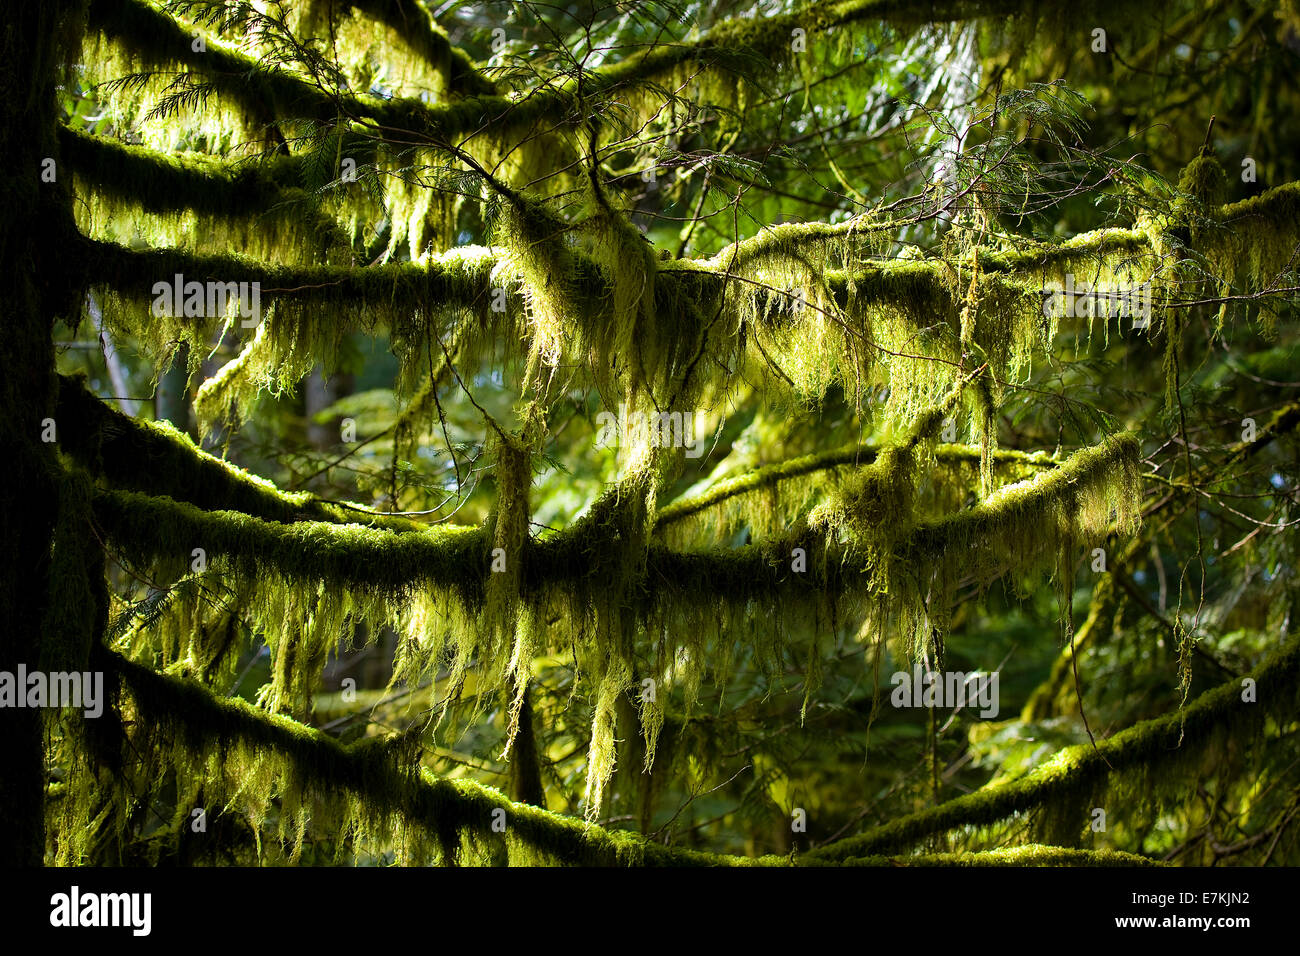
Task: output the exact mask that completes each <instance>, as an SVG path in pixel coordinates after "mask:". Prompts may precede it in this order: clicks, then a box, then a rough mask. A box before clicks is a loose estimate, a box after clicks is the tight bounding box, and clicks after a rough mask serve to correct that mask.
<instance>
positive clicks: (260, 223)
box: [59, 128, 348, 263]
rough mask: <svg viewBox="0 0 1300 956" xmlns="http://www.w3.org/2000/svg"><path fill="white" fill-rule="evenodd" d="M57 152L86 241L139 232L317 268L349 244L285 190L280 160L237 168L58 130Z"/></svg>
mask: <svg viewBox="0 0 1300 956" xmlns="http://www.w3.org/2000/svg"><path fill="white" fill-rule="evenodd" d="M59 146H60V151H61V154H62V157H63V159H64V160H65V161H66V162H67V163H68V165H69V166H71V167H72V171H73V173H74V174H75V176H76V189H77V192H78V193H79V194H80V197H79V198H80V201H79V202H78V203H77V204H76V206H75V207H74V208H76V209H77V211H78V212H79V214H80V220H79V223H78V225H79V226H80V227H81V228H82V231H83V232H85V233H86V234H87V235H91V236H95V237H97V238H120V239H121V240H122V241H123V242H129V241H131V240H132V239H134V238H135V237H136V235H140V236H144V237H146V238H147V239H148V240H149V241H150V243H151V244H152V245H154V246H179V247H188V248H192V249H194V250H196V251H199V252H217V251H224V250H226V249H230V248H237V249H242V250H244V251H245V253H246V254H248V255H251V256H256V257H259V258H263V259H268V260H271V261H279V262H288V263H299V262H301V263H316V262H323V261H326V260H327V259H328V258H329V257H330V256H331V254H333V255H337V254H338V253H339V252H341V251H344V250H346V249H347V247H348V243H347V240H346V238H345V237H344V235H343V233H342V230H341V229H340V227H339V225H338V224H337V222H336V221H335V220H334V218H333V217H332V216H330V215H328V214H327V213H325V212H323V211H322V210H320V209H319V208H318V205H317V203H316V202H314V201H313V200H312V198H311V197H310V196H308V194H307V193H305V192H304V191H303V190H301V189H297V188H295V187H294V186H293V184H292V181H293V172H294V171H293V164H292V162H291V161H290V160H288V159H287V158H279V159H276V160H271V161H268V162H264V163H255V162H246V163H242V164H236V163H230V162H226V161H222V160H219V159H216V158H214V157H210V156H205V155H203V154H197V153H190V154H186V155H177V154H174V153H162V152H159V151H156V150H151V149H148V148H145V147H142V146H125V145H122V144H120V143H117V142H114V141H113V140H110V139H107V138H105V137H101V136H89V135H86V134H84V133H78V132H75V131H72V130H69V129H66V128H64V129H61V130H60V136H59Z"/></svg>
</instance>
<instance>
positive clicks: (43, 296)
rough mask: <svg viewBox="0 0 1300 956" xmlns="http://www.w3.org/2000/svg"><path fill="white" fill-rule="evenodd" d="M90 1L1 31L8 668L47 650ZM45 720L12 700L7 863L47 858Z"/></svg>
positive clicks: (0, 852)
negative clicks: (61, 373)
mask: <svg viewBox="0 0 1300 956" xmlns="http://www.w3.org/2000/svg"><path fill="white" fill-rule="evenodd" d="M79 12H80V5H79V4H75V3H69V2H66V0H49V2H42V3H22V4H17V5H16V6H14V7H13V8H11V9H10V10H9V12H8V14H7V15H6V22H5V28H4V32H3V39H0V111H2V112H3V117H0V156H4V157H5V161H6V164H7V173H6V176H5V184H4V196H3V199H4V202H3V214H2V215H0V284H2V285H3V291H2V292H0V327H2V328H3V332H2V333H0V369H3V370H4V371H3V374H0V422H3V435H4V437H3V439H0V456H3V461H4V467H3V468H0V503H2V504H0V541H3V547H0V671H8V672H10V673H14V672H15V671H16V669H17V665H19V664H26V665H27V666H29V667H31V668H33V669H35V668H37V667H38V666H39V661H40V657H41V619H42V617H43V615H44V612H45V605H46V602H47V591H48V585H49V568H50V539H51V536H52V534H53V529H54V521H55V507H56V504H55V502H56V495H55V485H54V469H55V468H57V467H58V462H57V459H56V456H55V447H56V444H55V442H57V437H58V422H56V421H54V420H53V415H54V401H55V395H56V386H55V378H54V346H53V339H52V330H53V323H54V317H55V316H56V315H58V314H64V315H75V314H77V311H79V310H78V309H77V305H79V296H78V295H77V292H76V288H75V287H76V286H78V285H79V282H78V280H77V278H76V277H75V276H70V275H69V271H68V267H67V263H68V261H69V256H70V252H71V251H72V250H74V249H76V247H77V233H76V229H75V226H74V224H73V221H72V213H71V203H70V201H69V196H68V190H67V182H66V181H67V174H66V173H65V172H64V171H63V170H61V169H59V167H58V158H59V156H58V144H57V141H56V139H55V125H54V124H55V117H56V115H57V114H56V109H55V77H56V71H57V69H58V60H59V58H58V53H59V46H60V44H61V43H64V42H67V41H68V38H69V35H70V34H72V33H73V32H74V23H75V21H74V19H73V16H75V15H76V14H79ZM51 176H52V178H53V180H54V181H53V182H50V181H48V180H49V179H50V178H51ZM51 428H52V429H53V433H52V434H51V431H50V429H51ZM51 437H52V438H53V439H54V441H46V440H43V439H46V438H51ZM42 721H43V714H42V711H40V710H38V709H34V708H27V707H15V708H8V707H6V708H3V709H0V866H15V865H17V866H39V865H40V864H41V863H42V862H43V861H44V858H45V826H44V802H45V757H44V751H43V745H42Z"/></svg>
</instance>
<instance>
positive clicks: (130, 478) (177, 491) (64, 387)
mask: <svg viewBox="0 0 1300 956" xmlns="http://www.w3.org/2000/svg"><path fill="white" fill-rule="evenodd" d="M55 416H56V420H57V421H58V422H59V448H60V450H62V451H63V452H64V453H66V454H67V455H69V456H70V457H71V458H72V459H73V460H74V461H76V462H77V463H78V464H79V465H81V466H82V467H84V468H85V469H86V470H87V471H89V472H90V473H91V474H92V475H97V476H102V477H103V478H104V479H105V480H106V481H108V482H109V483H110V484H112V485H115V486H117V487H119V488H125V489H128V490H132V491H148V492H149V493H151V494H154V495H165V496H167V497H170V498H174V499H176V500H177V501H187V502H189V503H190V504H193V505H196V506H198V507H200V508H203V509H204V510H207V511H239V512H243V513H245V514H247V515H249V516H251V517H255V518H260V519H262V520H263V521H272V522H282V523H283V522H293V521H328V522H333V523H336V524H355V523H358V522H360V521H369V522H370V523H371V524H373V526H375V527H383V528H387V529H388V530H391V531H410V530H417V529H418V527H419V526H418V525H416V524H414V523H413V522H410V521H407V520H406V519H403V518H394V517H390V516H387V515H378V514H377V515H374V516H373V518H372V517H370V516H368V515H364V516H363V513H362V512H361V511H360V510H359V509H356V508H342V507H339V506H337V505H333V504H331V503H329V502H326V501H322V500H321V499H320V498H317V497H316V496H315V495H312V494H310V493H308V492H285V491H281V490H280V489H278V488H276V487H275V485H274V484H272V483H271V482H269V481H267V480H266V479H264V478H259V477H258V476H256V475H253V474H250V473H249V472H246V471H244V470H243V469H241V468H239V467H237V466H235V465H232V464H230V463H229V462H226V461H222V460H221V459H220V458H216V457H214V456H212V455H210V454H208V453H207V452H205V451H203V450H202V449H201V448H199V447H197V446H196V445H195V444H194V442H193V441H192V440H191V439H190V438H189V436H188V435H186V434H184V433H183V432H181V431H179V430H177V429H175V428H173V427H172V426H171V425H170V424H168V423H166V422H147V421H142V420H140V419H136V418H132V417H130V416H128V415H123V414H122V413H121V412H119V411H117V410H116V409H114V408H112V407H110V406H109V405H108V404H107V403H105V402H104V401H102V400H101V399H100V398H99V397H98V396H96V395H95V394H94V393H93V392H91V391H90V390H89V389H88V388H87V387H86V384H85V382H84V380H82V379H79V378H73V377H71V376H67V375H60V376H59V394H58V401H57V404H56V406H55Z"/></svg>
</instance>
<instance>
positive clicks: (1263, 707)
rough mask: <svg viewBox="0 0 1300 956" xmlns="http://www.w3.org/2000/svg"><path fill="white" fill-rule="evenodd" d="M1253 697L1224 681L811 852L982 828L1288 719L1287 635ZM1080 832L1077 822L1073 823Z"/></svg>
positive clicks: (1291, 706)
mask: <svg viewBox="0 0 1300 956" xmlns="http://www.w3.org/2000/svg"><path fill="white" fill-rule="evenodd" d="M1248 676H1249V677H1250V678H1251V679H1253V680H1254V681H1255V684H1256V694H1257V700H1258V702H1257V703H1256V702H1249V703H1248V702H1244V701H1243V700H1242V683H1241V681H1239V680H1231V681H1228V682H1227V683H1224V684H1221V685H1220V686H1218V687H1216V688H1215V689H1213V690H1211V691H1207V692H1206V693H1204V694H1202V695H1201V696H1200V697H1198V698H1197V699H1196V700H1195V701H1194V702H1192V703H1191V704H1190V705H1188V706H1187V707H1186V708H1184V709H1183V710H1181V711H1177V712H1174V713H1170V714H1166V715H1164V716H1163V717H1157V718H1154V719H1152V720H1147V721H1143V722H1141V723H1139V724H1135V725H1134V726H1132V727H1129V728H1128V729H1127V730H1124V731H1121V732H1120V733H1118V734H1116V735H1115V736H1113V737H1110V738H1108V739H1106V740H1103V741H1100V742H1099V743H1097V745H1096V746H1095V747H1094V746H1093V745H1091V744H1079V745H1077V746H1074V747H1068V748H1066V749H1064V750H1062V751H1060V752H1059V753H1057V754H1056V755H1055V756H1054V757H1052V758H1051V759H1050V760H1049V761H1047V762H1046V763H1045V764H1043V765H1041V766H1039V767H1037V768H1035V769H1034V770H1033V771H1031V772H1030V773H1028V774H1027V775H1025V776H1024V777H1022V778H1020V779H1018V780H1012V781H1008V782H1005V783H1001V784H994V785H991V786H988V787H985V788H984V789H982V790H980V791H978V792H976V793H972V794H969V795H967V796H964V797H958V798H957V799H955V800H949V801H948V802H947V803H944V804H941V805H940V806H938V807H934V808H932V809H929V810H923V811H921V812H919V813H914V814H911V815H909V816H906V817H902V818H900V819H898V820H894V821H893V822H891V823H887V824H885V825H884V826H881V827H878V828H876V829H875V830H872V831H869V832H868V833H864V834H861V835H859V836H856V837H849V838H848V839H845V840H843V841H840V842H839V843H836V844H834V845H831V846H827V847H823V848H820V849H816V850H812V851H810V853H809V854H808V856H809V857H811V858H814V859H817V860H823V861H828V862H829V861H837V860H848V859H850V858H852V857H855V856H865V855H868V854H872V853H880V852H888V851H891V850H900V849H904V848H906V847H909V846H912V845H914V844H916V843H917V841H919V840H921V839H923V838H925V837H927V836H930V835H932V834H938V833H944V832H946V831H949V830H952V829H955V828H957V827H978V826H989V825H992V824H995V823H998V822H1000V821H1002V820H1005V819H1007V818H1008V817H1011V816H1012V815H1014V814H1018V813H1024V812H1027V811H1029V810H1033V809H1034V808H1036V807H1041V806H1043V805H1045V804H1048V803H1049V802H1051V801H1052V800H1054V799H1056V798H1059V797H1062V796H1065V795H1068V794H1071V793H1076V792H1080V791H1087V790H1089V789H1090V788H1092V787H1094V786H1095V785H1098V784H1105V783H1106V782H1107V780H1108V778H1109V777H1110V775H1112V774H1115V773H1122V772H1124V771H1129V770H1135V769H1141V768H1147V770H1148V771H1151V772H1154V771H1156V770H1157V769H1158V768H1159V766H1160V765H1161V764H1162V762H1164V761H1168V760H1170V759H1177V758H1178V757H1180V756H1182V755H1184V754H1186V753H1188V752H1192V751H1195V750H1196V749H1197V748H1198V747H1200V746H1201V745H1202V744H1203V743H1205V742H1206V741H1208V740H1209V739H1210V738H1211V737H1212V735H1214V734H1215V733H1218V732H1221V731H1223V730H1224V729H1225V728H1228V727H1231V728H1233V729H1237V730H1238V731H1242V730H1247V729H1255V728H1259V727H1260V726H1262V723H1263V721H1264V719H1265V717H1267V716H1275V717H1277V718H1279V719H1282V718H1286V719H1291V718H1293V717H1294V715H1295V712H1296V706H1297V704H1298V703H1300V680H1298V679H1297V678H1300V641H1296V640H1290V641H1288V642H1287V643H1286V644H1285V645H1283V646H1281V647H1279V648H1278V649H1277V650H1276V651H1275V652H1274V654H1273V655H1271V656H1270V657H1269V659H1267V660H1266V661H1265V662H1264V663H1262V664H1260V665H1259V666H1258V667H1257V668H1255V669H1254V670H1253V671H1251V673H1250V674H1249V675H1248ZM1079 828H1080V829H1082V828H1083V821H1080V826H1079Z"/></svg>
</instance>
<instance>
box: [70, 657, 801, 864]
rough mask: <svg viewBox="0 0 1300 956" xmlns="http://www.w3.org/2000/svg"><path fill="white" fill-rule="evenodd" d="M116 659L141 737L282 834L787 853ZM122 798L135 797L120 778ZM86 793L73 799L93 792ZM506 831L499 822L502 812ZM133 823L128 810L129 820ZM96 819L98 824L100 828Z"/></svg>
mask: <svg viewBox="0 0 1300 956" xmlns="http://www.w3.org/2000/svg"><path fill="white" fill-rule="evenodd" d="M106 664H107V665H108V666H109V667H110V668H111V669H112V670H113V671H114V672H116V673H118V674H120V675H121V678H122V680H123V683H124V685H125V690H126V691H127V692H128V694H127V695H125V696H124V697H123V699H122V701H121V702H120V706H121V707H122V708H123V709H124V710H127V709H129V710H130V711H131V712H132V713H134V714H136V715H137V716H138V717H139V720H138V721H137V723H136V727H137V728H139V729H138V730H137V731H136V732H135V733H134V739H133V741H132V744H133V745H134V746H136V747H138V748H140V749H141V750H142V752H144V753H146V754H149V755H150V756H151V761H150V762H151V764H152V765H153V766H154V767H156V768H158V769H162V768H164V767H169V768H173V769H174V770H175V771H187V772H188V773H190V774H192V776H191V778H190V779H191V780H198V781H202V783H203V790H204V792H205V793H206V794H207V795H208V798H209V801H210V802H212V803H219V804H223V805H225V806H227V807H229V808H230V809H234V810H238V811H240V812H242V813H243V814H245V815H246V816H247V817H248V819H249V822H250V823H251V824H252V825H253V826H255V827H259V826H261V825H262V824H264V823H265V822H266V821H267V819H268V818H269V816H270V813H271V810H272V806H273V802H274V803H278V804H279V807H278V810H279V818H280V822H279V827H278V831H279V836H280V839H281V840H283V841H286V843H287V844H288V846H289V848H290V850H291V851H292V850H294V849H297V848H300V846H301V841H302V839H303V836H304V834H305V833H306V832H307V830H308V829H309V828H310V826H311V825H312V823H313V822H314V821H316V819H317V818H318V817H320V818H324V822H325V824H326V825H327V826H328V825H331V824H332V825H334V826H336V827H338V831H339V832H340V834H341V840H340V842H341V843H343V844H346V845H351V846H353V847H370V848H372V849H375V850H384V849H391V850H395V851H396V852H397V854H398V862H401V863H408V864H411V863H414V864H419V863H429V862H442V863H453V862H456V863H462V864H463V863H475V862H491V861H497V862H507V863H510V864H513V865H520V864H522V865H530V864H531V865H536V864H543V865H554V864H571V865H589V866H590V865H597V866H602V865H603V866H627V865H637V864H652V865H753V864H758V865H763V864H767V865H771V864H779V863H787V862H789V861H788V859H787V858H784V857H763V858H759V859H749V858H743V857H728V856H714V855H711V854H706V853H699V852H696V851H691V850H686V849H679V848H675V847H666V846H663V845H662V844H657V843H652V842H645V841H643V840H641V839H639V838H637V837H636V836H634V835H632V834H630V833H626V832H618V831H608V830H603V829H601V828H600V827H595V826H590V825H584V824H582V823H581V822H579V821H577V820H573V819H572V818H569V817H565V816H562V815H559V814H553V813H549V812H547V811H545V810H542V809H539V808H536V807H530V806H527V805H524V804H512V803H510V802H509V801H508V800H507V799H506V798H505V797H504V796H502V795H501V794H499V793H497V792H496V791H494V790H491V789H489V788H486V787H482V786H479V785H477V784H475V783H472V782H468V781H461V780H455V781H453V780H446V779H440V778H437V777H435V776H433V775H432V774H430V773H429V772H428V771H427V770H419V771H417V770H416V769H415V766H414V764H413V763H412V752H411V748H410V741H408V740H404V739H400V738H399V739H398V740H396V741H394V742H382V741H364V742H359V743H357V744H353V745H352V746H349V747H344V746H342V745H341V744H339V743H338V742H337V741H335V740H333V739H332V738H330V737H328V736H326V735H325V734H323V733H321V732H320V731H317V730H312V729H309V728H307V727H304V726H302V725H300V724H297V723H295V722H294V721H292V720H290V719H288V718H286V717H280V716H276V715H272V714H266V713H264V712H262V711H259V710H258V709H257V708H255V707H252V706H250V705H248V704H246V703H244V702H243V701H240V700H236V699H229V698H227V699H219V698H215V697H213V696H212V695H211V694H210V693H209V692H208V691H206V690H204V689H203V688H201V687H198V686H196V685H194V684H192V683H190V682H186V681H181V680H178V679H175V678H170V677H167V676H164V675H159V674H155V673H153V672H151V671H149V670H148V669H147V668H143V667H140V666H139V665H136V664H133V663H131V662H129V661H126V660H125V659H123V658H120V657H117V656H116V655H110V656H109V657H108V658H107V660H106ZM113 792H114V794H115V797H114V799H116V800H119V801H125V800H127V799H129V798H128V796H127V795H126V794H123V793H122V792H121V789H120V788H114V791H113ZM89 796H90V795H89V794H86V793H79V794H73V793H71V792H70V793H69V794H68V797H67V798H65V802H66V800H68V799H71V800H78V799H86V798H88V797H89ZM497 810H500V811H501V815H500V816H499V817H498V818H499V819H503V820H504V823H505V833H504V834H500V833H496V832H494V831H493V829H492V826H493V823H494V811H497ZM123 822H124V821H123ZM93 829H94V828H91V830H92V831H93ZM86 835H87V833H86V832H84V831H83V832H82V833H80V834H79V833H78V831H72V832H69V833H68V834H67V836H68V842H67V843H66V844H65V845H64V846H63V847H61V856H62V857H63V858H64V859H65V861H67V862H76V861H78V859H79V857H80V856H81V854H82V853H83V852H84V851H85V850H86V847H85V845H84V842H80V841H79V837H80V840H84V838H85V836H86Z"/></svg>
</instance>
